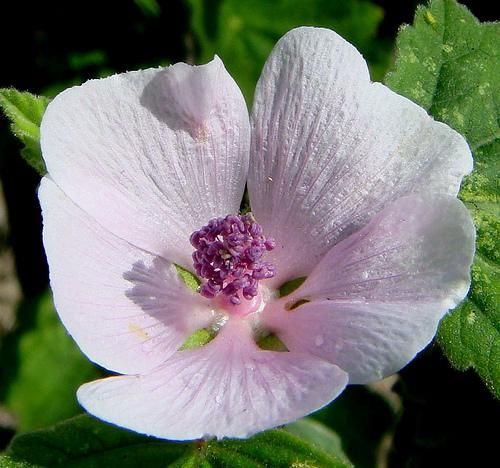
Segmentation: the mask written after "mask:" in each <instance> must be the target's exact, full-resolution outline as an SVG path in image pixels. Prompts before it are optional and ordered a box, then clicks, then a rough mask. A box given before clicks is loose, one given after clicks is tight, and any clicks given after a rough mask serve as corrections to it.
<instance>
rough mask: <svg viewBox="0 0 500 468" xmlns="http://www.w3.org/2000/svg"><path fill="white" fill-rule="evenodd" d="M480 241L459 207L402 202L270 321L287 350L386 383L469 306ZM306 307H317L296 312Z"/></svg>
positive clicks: (277, 308) (347, 243) (274, 310)
mask: <svg viewBox="0 0 500 468" xmlns="http://www.w3.org/2000/svg"><path fill="white" fill-rule="evenodd" d="M474 237H475V235H474V226H473V224H472V220H471V218H470V215H469V213H468V211H467V209H466V208H465V207H464V206H463V204H462V203H461V202H460V201H458V200H457V199H455V198H453V197H451V196H449V195H433V196H430V195H411V196H408V197H404V198H401V199H400V200H398V201H396V202H395V203H393V204H392V205H390V206H388V207H387V208H386V209H384V210H383V211H382V212H381V213H379V214H378V215H377V216H375V218H374V219H373V220H372V221H371V222H370V224H368V225H367V226H366V227H365V228H363V229H362V230H361V231H359V232H358V233H356V234H353V235H351V236H350V237H349V238H347V239H345V240H344V241H342V242H340V243H339V244H338V245H336V246H335V247H333V248H332V250H331V251H330V252H329V253H328V254H327V255H326V257H325V258H324V259H323V260H322V261H321V262H320V264H319V265H318V266H317V267H316V268H315V269H314V271H313V273H312V274H311V275H310V276H309V277H308V279H307V280H306V281H305V282H304V284H303V285H302V286H301V287H299V288H298V289H297V290H296V291H294V292H293V293H291V294H290V295H289V296H287V297H285V298H283V299H282V300H280V301H279V302H277V303H275V304H274V305H273V306H272V307H270V308H269V310H267V311H265V312H264V314H263V315H264V321H265V323H266V325H267V326H268V327H269V328H271V329H272V330H275V332H276V333H277V334H278V336H279V337H280V339H282V341H283V342H284V343H285V344H286V346H287V347H288V349H290V350H291V351H298V352H312V353H314V354H316V355H317V356H320V357H322V358H324V359H328V360H329V361H330V362H332V363H334V364H337V365H338V366H339V367H341V368H342V369H343V370H345V371H346V372H348V373H349V382H350V383H366V382H370V381H372V380H376V379H379V378H381V377H383V376H386V375H389V374H391V373H393V372H395V371H397V370H398V369H400V368H401V367H403V365H405V364H406V363H407V362H409V361H410V360H411V359H412V358H413V357H414V355H415V354H416V353H417V352H418V351H420V350H421V349H423V348H424V347H425V346H426V345H427V344H428V343H429V341H430V340H431V339H432V337H433V336H434V334H435V332H436V329H437V326H438V323H439V320H440V319H441V318H442V317H443V315H444V314H445V313H446V312H447V311H448V310H449V309H451V308H453V307H455V306H456V305H457V304H458V303H459V302H460V301H461V300H462V299H463V298H464V297H465V295H466V294H467V291H468V289H469V285H470V273H469V270H470V266H471V263H472V259H473V256H474ZM301 299H306V300H310V301H312V302H310V303H308V304H303V305H301V306H299V307H297V308H293V304H295V303H297V301H300V300H301ZM290 306H292V308H291V307H290ZM286 309H289V310H286Z"/></svg>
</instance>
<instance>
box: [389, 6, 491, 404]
mask: <svg viewBox="0 0 500 468" xmlns="http://www.w3.org/2000/svg"><path fill="white" fill-rule="evenodd" d="M499 55H500V24H499V23H484V24H481V23H480V22H479V21H478V20H477V19H476V18H475V17H474V16H473V15H472V14H471V13H470V12H469V11H468V10H467V9H466V8H465V7H463V6H461V5H459V4H458V3H456V2H455V1H454V0H435V1H431V2H430V4H429V6H428V7H419V8H418V10H417V13H416V16H415V21H414V24H413V26H411V27H406V28H404V29H402V30H401V32H400V34H399V37H398V40H397V59H396V63H395V67H394V70H393V71H392V72H391V73H390V74H389V75H388V76H387V79H386V83H387V84H388V85H389V86H390V87H391V88H392V89H393V90H395V91H396V92H398V93H400V94H403V95H405V96H407V97H408V98H410V99H412V100H413V101H415V102H416V103H417V104H419V105H421V106H422V107H424V108H425V109H427V111H428V112H429V113H430V114H431V115H432V116H434V118H435V119H437V120H440V121H442V122H445V123H447V124H448V125H450V126H451V127H453V128H454V129H455V130H457V131H458V132H460V133H462V134H463V135H464V136H465V138H466V139H467V141H468V143H469V145H470V147H471V149H472V152H473V154H474V172H473V173H472V174H471V175H470V176H468V177H467V178H466V179H465V180H464V183H463V187H462V190H461V192H460V195H459V196H460V198H461V199H462V200H463V201H464V203H465V204H466V205H467V207H468V208H469V209H470V210H471V213H472V216H473V219H474V222H475V224H476V228H477V252H476V258H475V261H474V266H473V269H472V287H471V291H470V293H469V296H468V299H467V300H466V301H465V302H464V303H463V304H462V305H461V306H460V307H459V308H458V309H456V310H455V311H453V312H452V313H450V314H449V315H448V316H447V317H446V318H445V319H444V320H443V321H442V324H441V326H440V329H439V342H440V344H441V346H442V347H443V349H444V351H445V353H446V355H447V356H448V358H449V360H450V361H451V363H452V364H453V365H454V366H455V367H457V368H459V369H467V368H469V367H473V368H474V369H476V371H477V372H478V374H479V375H480V376H481V377H482V379H483V380H484V381H485V383H486V385H487V386H488V387H489V388H490V389H491V391H492V392H493V393H494V394H496V395H497V396H498V397H500V299H499V297H500V240H499V236H498V232H499V227H500V207H499V204H498V198H499V193H500V190H499V184H500V178H499V177H498V174H499V173H500V157H499V156H500V130H499V109H500V73H499V70H500V60H499Z"/></svg>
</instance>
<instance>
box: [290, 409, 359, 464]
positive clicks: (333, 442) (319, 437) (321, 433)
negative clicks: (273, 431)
mask: <svg viewBox="0 0 500 468" xmlns="http://www.w3.org/2000/svg"><path fill="white" fill-rule="evenodd" d="M283 429H284V430H285V431H287V432H289V433H290V434H293V435H295V436H297V437H298V438H299V439H301V440H303V441H306V442H309V443H310V444H312V445H314V446H316V447H318V448H320V449H323V450H324V451H325V452H326V453H330V454H332V455H334V456H337V457H340V458H342V459H343V460H344V462H345V463H346V464H350V461H349V459H348V458H347V455H346V454H345V453H344V452H343V451H342V443H341V441H340V437H339V436H338V434H336V433H335V432H333V431H332V430H331V429H329V428H328V427H326V426H325V425H323V424H321V423H320V422H318V421H315V420H314V419H313V418H302V419H299V420H298V421H295V422H294V423H292V424H288V425H287V426H285V427H284V428H283Z"/></svg>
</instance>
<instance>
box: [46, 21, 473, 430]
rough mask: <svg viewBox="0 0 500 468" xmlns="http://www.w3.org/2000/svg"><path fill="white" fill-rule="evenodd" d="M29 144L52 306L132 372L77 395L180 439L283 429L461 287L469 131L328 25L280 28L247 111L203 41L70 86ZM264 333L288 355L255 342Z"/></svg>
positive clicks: (400, 356) (404, 350)
mask: <svg viewBox="0 0 500 468" xmlns="http://www.w3.org/2000/svg"><path fill="white" fill-rule="evenodd" d="M41 143H42V151H43V156H44V159H45V162H46V165H47V170H48V175H47V176H46V177H44V178H43V180H42V183H41V187H40V191H39V196H40V201H41V205H42V208H43V217H44V242H45V248H46V252H47V257H48V261H49V265H50V277H51V285H52V289H53V293H54V300H55V304H56V308H57V310H58V313H59V315H60V317H61V320H62V321H63V323H64V325H65V327H66V328H67V329H68V331H69V333H70V334H71V335H72V336H73V338H74V339H75V341H76V342H77V344H78V345H79V347H80V348H81V349H82V351H83V352H84V353H85V354H86V355H87V356H88V357H89V358H90V359H91V360H92V361H94V362H96V363H98V364H99V365H101V366H103V367H105V368H107V369H109V370H110V371H113V372H116V373H118V374H122V375H119V376H114V377H109V378H106V379H102V380H98V381H96V382H92V383H88V384H85V385H83V386H82V387H81V388H80V389H79V391H78V399H79V401H80V403H81V404H82V405H83V406H84V407H85V408H86V409H87V410H88V411H89V412H90V413H92V414H94V415H95V416H97V417H98V418H101V419H103V420H105V421H109V422H111V423H114V424H117V425H120V426H123V427H126V428H130V429H133V430H135V431H138V432H141V433H145V434H150V435H154V436H157V437H161V438H167V439H176V440H184V439H195V438H201V437H218V438H220V437H247V436H249V435H251V434H254V433H256V432H258V431H262V430H265V429H268V428H271V427H275V426H278V425H281V424H286V423H288V422H291V421H293V420H295V419H297V418H300V417H302V416H304V415H306V414H308V413H310V412H312V411H315V410H316V409H318V408H321V407H322V406H324V405H326V404H327V403H329V402H330V401H331V400H333V399H334V398H335V397H337V396H338V395H339V394H340V393H341V392H342V390H343V389H344V388H345V386H346V385H347V384H349V383H351V384H362V383H366V382H371V381H373V380H376V379H380V378H382V377H384V376H387V375H389V374H392V373H394V372H396V371H398V370H399V369H400V368H401V367H403V366H404V365H405V364H407V363H408V362H409V361H410V360H411V359H412V358H413V357H414V356H415V354H416V353H418V352H419V351H420V350H421V349H423V348H424V347H425V346H426V345H427V344H428V343H429V342H430V341H431V340H432V338H433V336H434V334H435V333H436V328H437V326H438V323H439V321H440V319H441V318H442V317H443V315H444V314H445V313H446V312H447V311H448V310H449V309H451V308H453V307H455V306H456V305H457V304H458V303H459V302H460V301H461V300H462V299H463V298H464V296H465V294H466V293H467V290H468V288H469V284H470V276H469V268H470V265H471V262H472V258H473V253H474V237H475V234H474V228H473V224H472V222H471V219H470V216H469V214H468V212H467V210H466V208H465V207H464V206H463V205H462V203H461V202H460V201H458V200H457V199H456V195H457V193H458V190H459V186H460V182H461V180H462V177H463V176H464V175H465V174H467V173H469V172H470V171H471V169H472V159H471V154H470V151H469V148H468V146H467V144H466V142H465V140H464V139H463V138H462V137H461V136H460V135H459V134H458V133H456V132H455V131H453V130H452V129H450V128H449V127H447V126H446V125H444V124H442V123H439V122H435V121H434V120H433V119H432V118H431V117H429V116H428V115H427V114H426V112H425V111H424V110H423V109H421V108H420V107H418V106H417V105H415V104H414V103H412V102H410V101H409V100H408V99H405V98H403V97H401V96H399V95H397V94H395V93H394V92H392V91H390V90H389V89H388V88H386V87H385V86H383V85H381V84H379V83H372V82H371V81H370V78H369V73H368V70H367V66H366V63H365V61H364V60H363V58H362V57H361V55H360V54H359V53H358V51H357V50H356V49H355V48H354V47H353V46H352V45H351V44H349V43H347V42H346V41H345V40H343V39H342V38H341V37H339V36H338V35H337V34H335V33H334V32H332V31H329V30H325V29H316V28H298V29H295V30H293V31H291V32H289V33H288V34H287V35H285V36H284V37H283V38H282V39H281V40H280V41H279V43H278V44H277V46H276V47H275V49H274V50H273V52H272V53H271V56H270V57H269V59H268V61H267V63H266V65H265V67H264V70H263V72H262V76H261V78H260V80H259V82H258V85H257V90H256V93H255V101H254V104H253V109H252V113H251V117H250V119H249V116H248V112H247V108H246V105H245V101H244V99H243V97H242V95H241V92H240V90H239V89H238V86H237V85H236V84H235V82H234V81H233V80H232V78H231V77H230V76H229V74H228V73H227V72H226V70H225V68H224V66H223V64H222V62H221V60H220V59H219V58H218V57H215V58H214V60H213V61H212V62H210V63H208V64H206V65H202V66H190V65H187V64H184V63H178V64H176V65H173V66H171V67H167V68H163V69H149V70H143V71H138V72H131V73H124V74H121V75H115V76H112V77H109V78H105V79H101V80H92V81H89V82H87V83H85V84H83V85H82V86H78V87H74V88H71V89H68V90H66V91H65V92H63V93H61V94H60V95H59V96H58V97H56V98H55V99H54V101H53V102H52V103H51V104H50V105H49V107H48V108H47V111H46V113H45V116H44V118H43V122H42V126H41ZM245 183H247V184H248V193H249V198H250V205H251V210H252V213H253V215H252V216H253V217H252V216H251V215H239V209H240V202H241V199H242V196H243V192H244V188H245ZM210 220H212V221H210ZM193 254H194V256H193ZM193 259H194V264H193ZM175 265H179V266H181V267H183V268H185V269H187V270H190V271H192V272H194V271H196V272H197V273H198V275H199V276H200V279H201V280H202V286H201V293H202V294H200V293H198V292H194V291H192V290H190V289H189V288H188V287H187V286H186V285H185V283H184V282H183V281H181V279H180V278H179V275H178V273H177V268H176V267H175ZM302 277H307V279H306V280H305V281H304V282H303V283H302V284H301V285H300V286H299V287H298V288H297V289H295V290H294V291H293V292H291V293H290V294H288V295H286V296H284V297H279V294H278V291H279V288H280V287H281V286H282V285H283V284H284V283H286V282H288V281H290V280H294V279H297V278H302ZM203 328H205V329H207V330H210V331H211V332H212V333H213V334H216V336H215V338H214V339H212V340H211V341H210V342H209V343H207V344H205V345H204V346H201V347H198V348H191V349H180V348H181V347H182V345H183V343H184V342H185V341H186V339H187V338H188V337H189V336H191V335H192V334H193V333H194V332H196V331H197V330H200V329H203ZM269 333H272V334H274V335H275V336H277V337H278V338H279V339H280V340H281V342H282V343H283V344H284V345H285V346H286V348H287V350H286V351H270V350H265V349H261V348H260V347H259V346H258V345H257V344H256V341H258V340H259V339H260V338H261V337H262V336H265V335H266V334H269Z"/></svg>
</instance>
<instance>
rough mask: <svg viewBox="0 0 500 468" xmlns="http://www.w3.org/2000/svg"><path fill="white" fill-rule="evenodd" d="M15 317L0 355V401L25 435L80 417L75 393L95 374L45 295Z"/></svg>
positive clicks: (49, 298)
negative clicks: (14, 326)
mask: <svg viewBox="0 0 500 468" xmlns="http://www.w3.org/2000/svg"><path fill="white" fill-rule="evenodd" d="M18 317H19V319H21V318H23V320H24V321H23V322H22V323H21V325H20V326H19V328H18V330H17V331H16V333H15V334H12V335H10V336H8V337H6V339H5V340H4V342H3V345H2V349H1V353H0V401H1V402H2V403H3V404H4V405H5V406H6V407H7V408H8V409H9V410H11V411H13V412H14V413H15V414H16V416H17V418H18V423H19V427H18V428H19V429H20V430H22V431H26V430H32V429H36V428H40V427H44V426H47V425H50V424H54V423H55V422H57V421H60V420H62V419H66V418H68V417H71V416H73V415H75V414H78V413H80V412H81V408H80V407H79V405H78V403H77V401H76V390H77V388H78V387H79V386H80V385H81V384H83V383H84V382H87V381H89V380H93V379H95V378H97V377H99V372H98V371H97V369H96V368H95V367H94V366H93V365H92V364H91V363H90V361H89V360H88V359H87V358H86V357H85V356H84V355H83V354H82V353H81V352H80V350H79V349H78V348H77V347H76V345H75V344H74V342H73V340H72V339H71V338H70V337H69V336H68V335H67V333H66V331H65V329H64V327H63V326H62V325H61V322H60V320H59V318H58V317H57V314H56V312H55V310H54V306H53V304H52V299H51V297H50V295H49V294H45V295H44V296H42V297H41V298H40V299H38V300H36V301H31V302H29V303H25V304H24V305H23V306H22V309H21V310H20V311H19V313H18Z"/></svg>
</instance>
